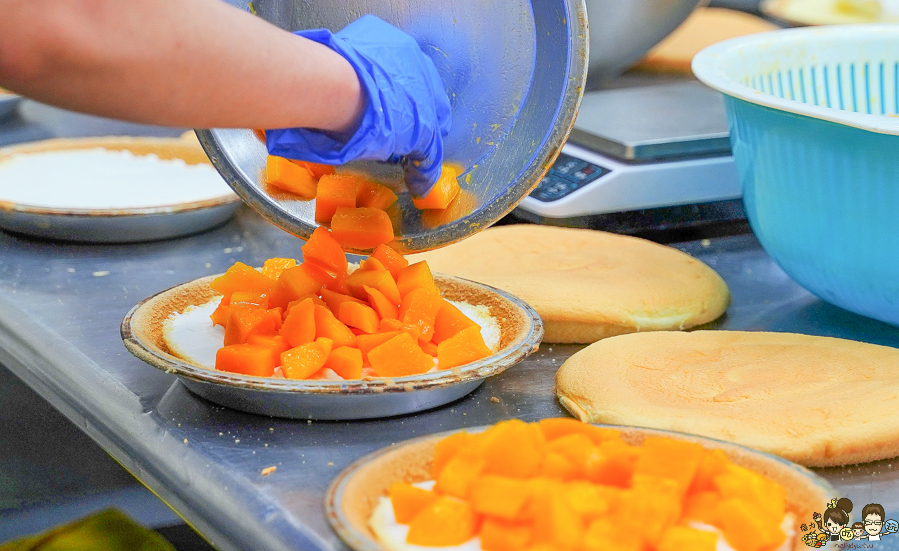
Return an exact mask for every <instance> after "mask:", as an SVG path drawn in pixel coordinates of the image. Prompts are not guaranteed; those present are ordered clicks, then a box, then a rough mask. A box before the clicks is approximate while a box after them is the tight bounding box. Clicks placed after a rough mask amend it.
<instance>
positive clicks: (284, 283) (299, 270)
mask: <svg viewBox="0 0 899 551" xmlns="http://www.w3.org/2000/svg"><path fill="white" fill-rule="evenodd" d="M321 288H322V283H321V282H320V281H318V280H316V279H315V278H313V277H312V276H310V275H309V273H308V272H307V271H306V270H304V269H303V267H302V266H296V267H294V268H287V269H285V270H284V271H283V272H281V277H279V278H278V282H277V284H276V287H275V289H274V291H272V293H271V294H270V295H269V299H268V301H269V305H270V306H281V307H286V306H287V305H288V304H290V303H291V302H293V301H295V300H297V299H298V298H300V297H304V296H306V295H314V294H317V293H318V291H319V290H320V289H321Z"/></svg>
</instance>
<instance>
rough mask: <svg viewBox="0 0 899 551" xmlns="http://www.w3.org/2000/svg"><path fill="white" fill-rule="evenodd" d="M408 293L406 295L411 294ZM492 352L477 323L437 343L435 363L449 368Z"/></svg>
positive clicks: (441, 367)
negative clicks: (485, 342)
mask: <svg viewBox="0 0 899 551" xmlns="http://www.w3.org/2000/svg"><path fill="white" fill-rule="evenodd" d="M411 295H412V293H410V294H409V295H407V296H411ZM492 354H493V352H491V350H490V349H489V348H487V345H486V344H484V338H483V337H482V336H481V328H480V327H479V326H477V325H475V326H474V327H469V328H468V329H463V330H462V331H459V333H457V334H456V335H454V336H452V337H450V338H448V339H446V340H445V341H443V342H442V343H440V344H438V345H437V365H438V366H440V369H451V368H453V367H458V366H460V365H466V364H469V363H471V362H476V361H478V360H481V359H484V358H486V357H488V356H490V355H492Z"/></svg>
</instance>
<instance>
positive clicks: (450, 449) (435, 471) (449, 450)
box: [431, 431, 471, 480]
mask: <svg viewBox="0 0 899 551" xmlns="http://www.w3.org/2000/svg"><path fill="white" fill-rule="evenodd" d="M469 442H471V435H470V434H469V433H467V432H465V431H461V432H457V433H454V434H451V435H449V436H447V437H446V438H444V439H442V440H440V442H438V443H437V447H436V448H435V449H434V461H433V463H431V476H432V477H433V478H434V480H437V478H438V477H439V476H440V471H442V470H443V467H445V466H446V464H447V463H449V461H450V459H452V458H453V457H455V455H456V454H457V453H458V452H459V450H462V449H464V448H465V447H466V445H467V444H468V443H469Z"/></svg>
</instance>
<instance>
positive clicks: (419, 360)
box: [367, 333, 434, 377]
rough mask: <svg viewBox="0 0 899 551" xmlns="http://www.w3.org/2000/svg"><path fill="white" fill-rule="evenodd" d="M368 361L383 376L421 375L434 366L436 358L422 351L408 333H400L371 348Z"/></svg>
mask: <svg viewBox="0 0 899 551" xmlns="http://www.w3.org/2000/svg"><path fill="white" fill-rule="evenodd" d="M367 356H368V361H369V363H371V366H372V367H373V368H374V370H375V371H377V372H378V375H380V376H382V377H403V376H406V375H420V374H422V373H426V372H428V371H429V370H431V369H433V367H434V358H432V357H431V356H428V355H427V354H425V353H424V352H422V351H421V348H419V347H418V344H417V343H416V342H415V341H413V340H412V337H411V336H410V335H409V334H408V333H400V334H399V335H397V336H395V337H393V338H392V339H390V340H389V341H387V342H385V343H383V344H380V345H378V346H376V347H375V348H373V349H371V350H370V351H369V352H368V354H367Z"/></svg>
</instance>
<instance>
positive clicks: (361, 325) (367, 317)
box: [337, 302, 380, 333]
mask: <svg viewBox="0 0 899 551" xmlns="http://www.w3.org/2000/svg"><path fill="white" fill-rule="evenodd" d="M337 319H338V320H340V321H341V322H343V323H344V324H346V325H347V326H348V327H355V328H357V329H361V330H362V331H364V332H365V333H375V332H377V330H378V322H379V321H380V318H378V313H377V312H375V311H374V309H373V308H372V307H370V306H368V305H367V304H358V303H356V302H344V303H342V304H341V305H340V310H339V311H338V313H337Z"/></svg>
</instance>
